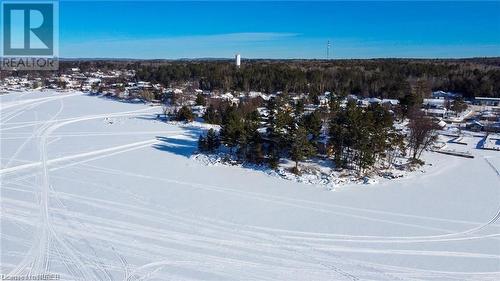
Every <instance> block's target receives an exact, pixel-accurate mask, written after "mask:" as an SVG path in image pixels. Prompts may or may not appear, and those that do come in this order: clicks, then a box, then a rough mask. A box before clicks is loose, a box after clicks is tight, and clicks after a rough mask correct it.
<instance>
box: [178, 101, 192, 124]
mask: <svg viewBox="0 0 500 281" xmlns="http://www.w3.org/2000/svg"><path fill="white" fill-rule="evenodd" d="M176 120H177V121H186V122H191V121H193V120H194V114H193V112H192V111H191V109H190V108H189V107H187V106H185V105H184V106H183V107H181V109H179V111H177V114H176Z"/></svg>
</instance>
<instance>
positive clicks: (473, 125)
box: [465, 120, 484, 132]
mask: <svg viewBox="0 0 500 281" xmlns="http://www.w3.org/2000/svg"><path fill="white" fill-rule="evenodd" d="M465 128H466V129H467V130H471V131H473V132H479V131H482V130H483V129H484V125H483V124H482V123H481V122H479V121H477V120H471V121H470V122H468V123H467V124H466V125H465Z"/></svg>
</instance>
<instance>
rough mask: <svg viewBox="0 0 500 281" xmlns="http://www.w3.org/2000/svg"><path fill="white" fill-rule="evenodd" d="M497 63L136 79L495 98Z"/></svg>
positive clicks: (248, 69)
mask: <svg viewBox="0 0 500 281" xmlns="http://www.w3.org/2000/svg"><path fill="white" fill-rule="evenodd" d="M499 65H500V59H499V60H494V59H470V60H450V61H448V60H399V59H383V60H382V59H381V60H338V61H337V60H334V61H247V62H244V64H243V65H242V67H241V68H240V69H237V68H236V67H235V66H234V65H233V64H232V63H231V62H227V61H224V62H219V61H215V62H214V61H212V62H210V61H206V62H175V63H169V64H164V65H150V66H145V65H142V66H141V67H139V68H138V72H137V78H138V79H141V80H147V81H154V82H160V83H163V84H165V85H172V84H175V83H177V82H180V81H191V82H193V83H195V86H197V87H199V88H201V89H203V90H210V91H212V90H221V91H228V90H235V91H262V92H266V93H273V92H276V91H283V92H294V93H305V92H308V93H311V94H319V93H323V92H324V91H334V92H336V93H338V94H341V95H347V94H358V95H362V96H377V97H383V98H401V97H403V96H404V95H405V94H408V93H409V92H411V91H412V89H413V88H414V87H415V86H416V85H417V84H418V83H419V82H420V83H425V84H427V85H426V86H427V87H426V88H428V89H432V90H445V91H451V92H456V93H461V94H463V95H464V97H466V98H471V97H474V96H489V97H499V96H500V66H499Z"/></svg>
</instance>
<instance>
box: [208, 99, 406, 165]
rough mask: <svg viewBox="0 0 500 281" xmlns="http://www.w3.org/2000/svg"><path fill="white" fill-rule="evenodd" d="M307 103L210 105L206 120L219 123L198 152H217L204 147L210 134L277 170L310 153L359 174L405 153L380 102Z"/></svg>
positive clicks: (400, 137) (233, 151) (232, 149)
mask: <svg viewBox="0 0 500 281" xmlns="http://www.w3.org/2000/svg"><path fill="white" fill-rule="evenodd" d="M304 103H305V101H302V100H298V101H296V100H293V99H291V98H290V97H288V95H287V94H283V95H280V96H278V97H276V98H272V99H270V100H269V101H267V103H266V107H265V109H263V108H260V111H259V110H257V107H256V106H255V107H253V108H252V107H249V106H248V105H246V104H244V103H242V104H240V105H239V106H230V105H226V106H223V107H220V108H215V107H213V106H209V107H208V109H207V111H206V113H205V116H204V117H205V120H206V121H207V122H208V123H213V124H219V125H220V131H219V135H216V134H215V132H212V133H210V131H209V134H207V137H203V136H200V142H199V150H200V151H210V152H213V151H215V150H216V148H214V146H209V145H208V142H209V141H208V140H209V135H214V134H215V136H213V138H217V139H220V143H222V144H224V146H226V147H227V148H228V149H229V152H230V154H232V155H234V156H236V157H237V159H238V160H239V161H242V162H251V163H267V164H268V165H269V166H270V167H271V168H277V167H278V164H279V163H280V160H281V159H283V158H286V159H291V160H292V161H294V162H295V167H294V168H293V171H294V172H296V173H300V171H299V165H298V164H299V163H300V162H302V161H306V160H308V159H311V158H313V157H328V158H331V159H333V160H334V161H335V163H336V167H337V168H346V169H353V170H356V171H358V172H359V173H363V172H365V171H367V170H370V169H371V168H373V167H376V166H377V165H378V166H384V167H387V166H391V165H392V164H393V163H392V162H393V160H394V159H395V156H396V155H400V154H401V153H404V151H405V147H404V136H403V135H402V134H401V133H400V132H399V131H397V130H396V129H395V128H394V126H393V125H394V119H393V115H392V114H391V113H390V112H389V111H388V110H387V109H386V108H384V107H383V106H380V105H372V106H369V107H366V108H363V107H359V106H357V105H356V104H355V103H354V102H349V103H348V104H347V106H344V107H342V106H340V103H339V101H338V100H336V99H335V98H332V100H331V102H330V105H329V107H319V108H317V109H316V110H314V111H312V112H311V111H305V110H304Z"/></svg>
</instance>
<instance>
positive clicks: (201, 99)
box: [195, 94, 207, 106]
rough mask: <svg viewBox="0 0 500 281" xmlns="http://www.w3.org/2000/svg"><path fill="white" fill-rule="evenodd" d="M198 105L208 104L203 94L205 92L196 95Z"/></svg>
mask: <svg viewBox="0 0 500 281" xmlns="http://www.w3.org/2000/svg"><path fill="white" fill-rule="evenodd" d="M195 102H196V105H203V106H205V105H207V101H206V100H205V97H204V96H203V94H198V95H196V101H195Z"/></svg>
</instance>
